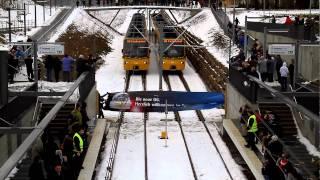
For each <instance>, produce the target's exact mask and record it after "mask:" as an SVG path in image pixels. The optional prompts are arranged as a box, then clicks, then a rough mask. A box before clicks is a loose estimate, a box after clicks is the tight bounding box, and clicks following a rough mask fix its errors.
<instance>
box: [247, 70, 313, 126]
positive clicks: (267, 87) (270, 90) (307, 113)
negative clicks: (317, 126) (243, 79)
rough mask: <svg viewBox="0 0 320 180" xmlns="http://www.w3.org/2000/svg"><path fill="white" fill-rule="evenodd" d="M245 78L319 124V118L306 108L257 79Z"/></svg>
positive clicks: (249, 76)
mask: <svg viewBox="0 0 320 180" xmlns="http://www.w3.org/2000/svg"><path fill="white" fill-rule="evenodd" d="M247 77H248V78H249V79H250V80H251V81H253V82H255V83H257V84H258V85H260V86H262V87H263V88H265V89H266V90H268V91H269V92H270V93H271V94H273V95H275V96H277V97H278V98H280V99H281V100H282V101H283V102H285V103H287V104H289V105H290V106H292V107H293V108H295V109H297V110H299V111H300V112H303V113H304V114H305V115H306V116H308V117H309V118H310V119H312V120H313V121H315V122H317V123H318V122H319V116H317V115H316V114H314V113H313V112H311V111H310V110H308V109H307V108H305V107H303V106H301V105H299V104H296V103H295V102H294V101H292V100H291V99H290V98H288V97H287V96H285V95H283V94H281V93H280V92H279V91H277V90H275V89H273V88H272V87H270V86H268V85H266V84H265V83H264V82H262V81H260V80H259V79H257V78H256V77H253V76H251V75H247Z"/></svg>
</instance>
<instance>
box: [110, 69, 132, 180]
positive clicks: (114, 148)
mask: <svg viewBox="0 0 320 180" xmlns="http://www.w3.org/2000/svg"><path fill="white" fill-rule="evenodd" d="M131 75H132V74H131V73H130V72H128V71H127V72H126V79H125V87H124V92H128V89H129V84H130V78H131ZM123 118H124V112H120V115H119V118H118V127H117V131H116V133H115V134H114V139H113V143H112V148H111V153H110V157H109V160H108V166H107V173H106V176H105V179H106V180H111V179H112V175H113V166H114V163H115V156H116V154H117V149H118V142H119V137H120V128H121V125H122V122H123Z"/></svg>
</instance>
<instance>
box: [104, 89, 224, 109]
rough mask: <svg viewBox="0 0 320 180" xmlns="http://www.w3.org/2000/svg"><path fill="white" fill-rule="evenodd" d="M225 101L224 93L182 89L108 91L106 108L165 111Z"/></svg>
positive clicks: (215, 105)
mask: <svg viewBox="0 0 320 180" xmlns="http://www.w3.org/2000/svg"><path fill="white" fill-rule="evenodd" d="M223 103H224V96H223V94H222V93H213V92H180V91H133V92H116V93H108V97H107V99H105V106H104V109H105V110H111V111H123V112H164V111H165V110H166V107H167V110H168V111H184V110H201V109H211V108H215V107H218V106H221V105H222V104H223Z"/></svg>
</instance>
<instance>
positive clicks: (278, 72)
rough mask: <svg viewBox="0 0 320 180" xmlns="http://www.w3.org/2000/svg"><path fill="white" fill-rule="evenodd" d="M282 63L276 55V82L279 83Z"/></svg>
mask: <svg viewBox="0 0 320 180" xmlns="http://www.w3.org/2000/svg"><path fill="white" fill-rule="evenodd" d="M282 64H283V61H282V59H281V56H280V55H277V57H276V71H277V78H278V79H277V80H278V82H279V83H280V81H281V75H280V68H281V67H282Z"/></svg>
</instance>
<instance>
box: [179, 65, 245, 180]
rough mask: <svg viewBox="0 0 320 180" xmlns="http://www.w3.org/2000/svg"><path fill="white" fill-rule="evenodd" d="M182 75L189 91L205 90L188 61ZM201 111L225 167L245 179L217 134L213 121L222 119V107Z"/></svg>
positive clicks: (192, 124)
mask: <svg viewBox="0 0 320 180" xmlns="http://www.w3.org/2000/svg"><path fill="white" fill-rule="evenodd" d="M183 76H184V78H185V79H186V81H187V83H188V85H189V88H190V89H191V91H207V90H206V87H205V84H204V83H203V82H202V80H201V78H200V77H199V75H198V74H196V72H195V70H194V68H193V67H192V65H191V64H190V62H188V63H187V64H186V68H185V70H184V72H183ZM182 112H183V111H182ZM201 112H202V114H203V116H204V117H205V119H206V124H207V126H208V127H209V129H210V132H211V134H212V136H213V138H214V141H215V143H216V144H217V147H218V148H219V151H220V152H221V154H222V157H223V159H224V161H225V162H227V167H228V169H229V171H230V172H231V175H232V177H233V179H246V178H245V176H244V175H243V173H242V172H241V167H239V165H237V163H236V162H235V161H234V159H233V158H232V156H231V154H230V151H229V150H228V147H227V146H226V144H225V143H224V142H223V140H222V139H221V137H220V135H219V134H218V130H217V127H216V125H215V123H214V122H216V121H221V120H222V118H223V116H224V114H225V112H224V109H218V108H214V109H208V110H201ZM180 114H181V112H180ZM190 126H192V127H194V126H196V124H195V123H190ZM194 134H197V133H194ZM194 136H196V135H194ZM195 139H200V138H195ZM190 142H192V141H190ZM199 155H201V153H199ZM199 158H201V157H199ZM217 158H219V157H217ZM217 162H220V161H217ZM220 163H221V162H220ZM220 167H223V165H222V164H220ZM204 169H205V167H204ZM202 170H203V169H202ZM210 170H211V169H210ZM219 172H220V173H222V172H221V171H219ZM207 173H210V171H208V172H207ZM208 177H211V176H209V175H208ZM224 177H228V176H224Z"/></svg>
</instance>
